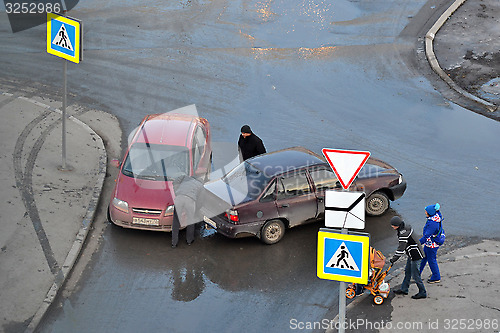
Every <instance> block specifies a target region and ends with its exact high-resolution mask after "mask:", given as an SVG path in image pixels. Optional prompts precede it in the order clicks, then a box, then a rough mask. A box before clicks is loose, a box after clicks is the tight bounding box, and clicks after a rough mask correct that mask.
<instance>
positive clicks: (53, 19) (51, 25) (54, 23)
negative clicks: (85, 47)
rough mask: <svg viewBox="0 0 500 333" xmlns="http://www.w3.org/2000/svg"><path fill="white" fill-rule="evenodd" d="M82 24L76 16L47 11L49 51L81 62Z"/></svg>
mask: <svg viewBox="0 0 500 333" xmlns="http://www.w3.org/2000/svg"><path fill="white" fill-rule="evenodd" d="M81 41H82V24H81V21H79V20H75V19H74V18H70V17H66V16H60V15H57V14H54V13H47V52H48V53H50V54H53V55H55V56H58V57H61V58H63V59H66V60H69V61H72V62H75V63H77V64H78V63H79V62H80V60H81V54H82V45H81V44H82V43H81Z"/></svg>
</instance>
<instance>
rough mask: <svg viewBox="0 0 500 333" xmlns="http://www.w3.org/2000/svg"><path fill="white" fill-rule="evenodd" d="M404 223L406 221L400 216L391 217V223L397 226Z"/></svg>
mask: <svg viewBox="0 0 500 333" xmlns="http://www.w3.org/2000/svg"><path fill="white" fill-rule="evenodd" d="M402 224H404V221H403V220H402V219H401V218H400V217H399V216H394V217H393V218H392V219H391V225H393V226H395V227H400V226H401V225H402Z"/></svg>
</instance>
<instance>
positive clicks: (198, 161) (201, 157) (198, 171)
mask: <svg viewBox="0 0 500 333" xmlns="http://www.w3.org/2000/svg"><path fill="white" fill-rule="evenodd" d="M192 147H193V148H192V156H193V157H192V158H193V170H194V172H193V173H194V175H195V176H196V177H202V176H204V175H205V174H206V173H207V168H208V162H207V160H208V158H209V157H207V156H206V154H207V151H206V150H207V147H206V136H205V133H204V131H203V129H202V128H201V127H200V126H197V127H196V130H195V133H194V136H193V144H192Z"/></svg>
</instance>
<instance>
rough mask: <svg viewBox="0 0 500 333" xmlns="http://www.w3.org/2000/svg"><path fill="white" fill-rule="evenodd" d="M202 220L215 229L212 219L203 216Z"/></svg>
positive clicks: (215, 224)
mask: <svg viewBox="0 0 500 333" xmlns="http://www.w3.org/2000/svg"><path fill="white" fill-rule="evenodd" d="M203 221H205V223H206V224H208V225H209V226H211V227H212V228H214V229H217V223H215V222H214V221H212V220H211V219H209V218H208V217H206V216H203Z"/></svg>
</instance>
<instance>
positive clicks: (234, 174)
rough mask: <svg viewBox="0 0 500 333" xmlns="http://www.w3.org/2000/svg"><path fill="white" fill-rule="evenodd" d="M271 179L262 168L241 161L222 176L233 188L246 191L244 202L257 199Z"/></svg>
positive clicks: (241, 191)
mask: <svg viewBox="0 0 500 333" xmlns="http://www.w3.org/2000/svg"><path fill="white" fill-rule="evenodd" d="M270 180H271V178H269V177H267V176H266V175H265V174H264V173H263V172H262V171H261V170H259V169H257V168H255V167H254V166H252V165H251V164H249V163H247V162H243V163H241V164H240V165H238V166H237V167H235V168H234V169H233V170H231V171H230V172H229V173H227V174H226V175H225V176H224V177H223V178H222V181H223V182H225V183H226V184H228V185H229V186H230V187H231V188H233V189H235V190H237V191H239V192H240V193H246V198H245V199H244V200H243V201H242V202H247V201H252V200H255V199H257V198H258V197H259V195H260V194H261V193H262V191H263V190H264V188H265V187H266V186H267V184H268V183H269V181H270Z"/></svg>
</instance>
